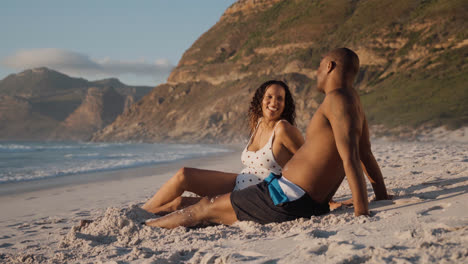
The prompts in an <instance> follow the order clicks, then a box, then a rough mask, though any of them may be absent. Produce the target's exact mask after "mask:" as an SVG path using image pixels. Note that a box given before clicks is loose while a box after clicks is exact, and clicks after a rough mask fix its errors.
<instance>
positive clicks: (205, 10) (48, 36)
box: [0, 0, 235, 86]
mask: <svg viewBox="0 0 468 264" xmlns="http://www.w3.org/2000/svg"><path fill="white" fill-rule="evenodd" d="M234 2H235V0H135V1H130V0H128V1H121V0H100V1H96V0H93V1H91V0H80V1H63V0H41V1H33V0H30V1H26V0H24V1H23V0H21V1H16V0H5V1H2V2H1V3H0V80H1V79H3V78H5V77H6V76H8V75H9V74H12V73H18V72H21V71H23V70H26V69H31V68H37V67H48V68H51V69H54V70H57V71H59V72H62V73H65V74H67V75H70V76H73V77H82V78H85V79H88V80H90V81H93V80H99V79H104V78H110V77H116V78H119V79H120V80H121V81H122V82H124V83H126V84H130V85H149V86H155V85H157V84H160V83H164V82H165V81H166V79H167V77H168V76H169V73H170V71H171V69H173V68H174V67H175V65H177V63H178V61H179V60H180V58H181V57H182V55H183V53H184V52H185V51H186V50H187V49H188V48H190V46H191V45H192V44H193V43H194V42H195V41H196V40H197V39H198V37H200V36H201V35H202V34H203V33H204V32H206V31H207V30H208V29H210V28H211V27H212V26H213V25H214V24H216V22H217V21H218V20H219V18H220V17H221V15H222V14H223V13H224V11H225V10H226V9H227V8H228V7H229V6H231V4H233V3H234Z"/></svg>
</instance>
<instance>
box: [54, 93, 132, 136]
mask: <svg viewBox="0 0 468 264" xmlns="http://www.w3.org/2000/svg"><path fill="white" fill-rule="evenodd" d="M124 106H125V97H124V96H123V95H121V94H119V93H117V92H116V91H115V89H114V88H112V87H106V88H96V87H92V88H89V89H88V92H87V94H86V98H85V99H84V100H83V103H82V104H81V105H80V106H79V107H78V108H77V109H76V110H75V111H74V112H73V113H71V114H70V115H69V116H68V117H67V118H66V119H65V120H64V121H63V122H62V123H61V124H60V125H59V126H58V128H57V129H56V130H55V131H54V133H53V134H52V136H51V137H52V138H54V139H67V140H88V139H89V138H90V135H92V134H93V133H94V132H96V131H97V130H99V129H102V128H103V127H105V126H106V125H108V124H110V123H111V122H112V121H114V120H115V118H116V117H117V116H118V115H119V114H121V113H122V112H123V110H124Z"/></svg>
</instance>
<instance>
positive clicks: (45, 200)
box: [0, 146, 242, 223]
mask: <svg viewBox="0 0 468 264" xmlns="http://www.w3.org/2000/svg"><path fill="white" fill-rule="evenodd" d="M230 150H231V151H230V152H223V153H217V154H212V155H208V156H203V157H196V158H188V159H182V160H178V161H174V162H170V163H164V164H156V165H152V166H144V167H137V168H128V169H121V170H116V171H107V172H99V173H88V174H78V175H73V176H71V177H67V176H65V177H57V178H52V179H50V180H43V181H41V180H37V181H25V182H19V183H12V184H2V185H0V210H1V211H2V212H7V213H6V214H1V215H0V223H1V222H4V221H10V220H15V219H17V220H18V219H21V218H22V217H28V216H29V217H30V216H32V215H34V216H36V217H47V216H51V215H66V214H67V213H70V212H73V211H76V210H82V209H83V208H88V209H89V210H93V209H102V208H106V207H109V206H118V205H121V204H122V203H126V204H131V203H138V202H142V201H144V200H146V199H147V198H149V196H150V195H152V194H154V193H155V192H156V190H157V189H158V188H159V187H160V186H161V185H162V184H163V183H164V182H166V181H167V180H168V179H169V178H170V177H172V175H174V173H175V172H177V170H178V169H180V168H181V167H196V168H204V169H211V170H221V171H228V172H238V171H240V168H241V167H242V166H241V162H240V151H239V150H238V149H237V147H236V146H233V147H231V148H230ZM236 160H238V163H237V164H236V163H235V161H236ZM233 161H234V162H233ZM233 163H234V164H233Z"/></svg>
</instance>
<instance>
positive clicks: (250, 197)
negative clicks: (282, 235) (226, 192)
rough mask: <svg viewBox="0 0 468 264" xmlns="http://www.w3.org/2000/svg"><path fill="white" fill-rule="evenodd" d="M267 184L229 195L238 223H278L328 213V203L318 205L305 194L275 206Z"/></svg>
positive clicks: (262, 183)
mask: <svg viewBox="0 0 468 264" xmlns="http://www.w3.org/2000/svg"><path fill="white" fill-rule="evenodd" d="M268 184H269V183H268V182H266V181H263V182H261V183H259V184H257V185H253V186H250V187H247V188H245V189H242V190H239V191H233V192H232V193H231V204H232V207H233V208H234V211H235V212H236V216H237V219H238V220H239V221H254V222H257V223H260V224H268V223H273V222H276V223H279V222H284V221H291V220H294V219H297V218H301V217H304V218H310V217H311V216H313V215H322V214H326V213H328V212H330V207H329V205H328V203H326V204H319V203H317V202H315V201H313V200H312V198H310V196H309V195H308V194H307V193H305V194H304V195H303V196H301V197H300V198H299V199H297V200H294V201H292V202H285V203H281V204H278V205H275V204H274V203H273V201H272V198H271V197H270V192H269V190H268Z"/></svg>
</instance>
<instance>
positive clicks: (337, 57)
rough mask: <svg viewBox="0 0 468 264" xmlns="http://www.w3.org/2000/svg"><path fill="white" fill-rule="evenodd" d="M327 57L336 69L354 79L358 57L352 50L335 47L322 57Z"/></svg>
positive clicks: (357, 66) (357, 68)
mask: <svg viewBox="0 0 468 264" xmlns="http://www.w3.org/2000/svg"><path fill="white" fill-rule="evenodd" d="M327 58H328V59H329V60H331V61H334V62H335V63H336V67H337V69H338V70H339V71H341V72H343V73H344V74H345V75H346V77H347V78H352V80H353V81H354V78H355V77H356V75H357V73H358V71H359V57H358V55H357V54H356V53H354V51H352V50H350V49H348V48H339V49H335V50H332V51H330V52H329V53H328V54H327V55H326V56H325V58H324V59H327Z"/></svg>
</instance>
